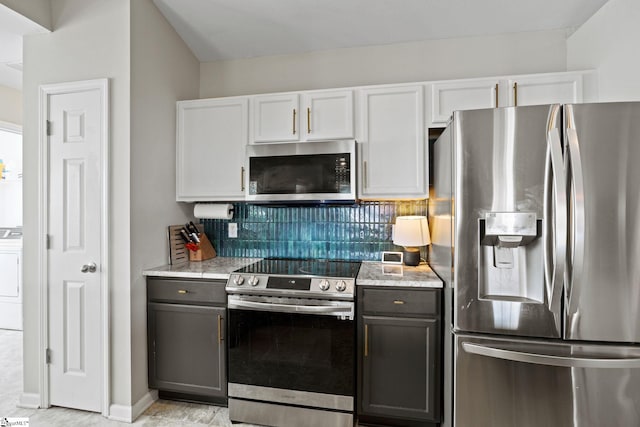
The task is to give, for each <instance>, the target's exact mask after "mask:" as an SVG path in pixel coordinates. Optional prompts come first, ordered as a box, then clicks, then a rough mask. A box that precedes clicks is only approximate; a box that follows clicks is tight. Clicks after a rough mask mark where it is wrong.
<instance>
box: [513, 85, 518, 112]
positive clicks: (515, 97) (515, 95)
mask: <svg viewBox="0 0 640 427" xmlns="http://www.w3.org/2000/svg"><path fill="white" fill-rule="evenodd" d="M513 106H514V107H517V106H518V82H514V83H513Z"/></svg>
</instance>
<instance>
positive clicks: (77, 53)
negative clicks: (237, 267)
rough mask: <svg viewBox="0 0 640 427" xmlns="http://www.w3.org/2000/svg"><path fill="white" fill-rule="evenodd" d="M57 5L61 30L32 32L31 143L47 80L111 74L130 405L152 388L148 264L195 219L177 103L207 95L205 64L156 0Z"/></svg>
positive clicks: (115, 285)
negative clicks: (182, 190) (178, 186)
mask: <svg viewBox="0 0 640 427" xmlns="http://www.w3.org/2000/svg"><path fill="white" fill-rule="evenodd" d="M52 12H53V14H52V17H53V27H54V31H53V32H52V33H50V34H43V35H32V36H27V37H26V38H25V44H24V64H25V72H24V96H25V111H26V112H25V118H26V120H25V122H26V123H29V126H27V127H26V128H25V150H26V151H27V152H30V153H37V152H38V126H37V121H38V104H37V102H38V86H39V85H41V84H45V83H55V82H67V81H75V80H87V79H94V78H104V77H106V78H109V79H110V85H111V96H110V100H111V109H110V119H111V126H110V136H111V140H110V156H111V157H110V163H111V170H110V174H111V180H110V186H111V211H110V212H109V218H110V227H111V230H113V232H112V233H111V241H110V245H111V250H110V262H111V268H110V275H111V283H110V297H111V325H110V327H111V346H112V347H111V403H112V408H113V405H116V406H118V411H122V410H125V411H126V410H127V408H129V409H132V407H134V406H135V405H136V403H138V401H140V400H141V399H143V397H145V395H146V393H147V391H148V386H147V351H146V288H145V280H144V277H143V276H142V271H143V270H144V269H146V268H150V267H154V266H158V265H161V264H166V263H167V259H168V250H167V242H166V227H167V226H168V225H170V224H174V223H177V224H180V223H183V222H185V221H186V220H187V219H188V218H191V206H190V205H183V204H178V203H176V202H175V134H176V130H175V114H176V113H175V103H176V101H177V100H181V99H192V98H197V96H198V88H199V71H200V64H199V63H198V61H197V60H196V58H195V57H194V56H193V55H192V54H191V52H190V50H189V49H188V48H187V47H186V45H185V44H184V42H182V40H181V39H180V38H179V37H178V36H177V34H176V33H175V31H174V30H173V28H172V27H171V26H170V25H169V24H168V23H167V22H166V20H165V19H164V17H163V16H162V15H161V14H160V13H159V12H158V11H157V9H156V7H155V6H154V5H153V3H152V1H151V0H136V1H134V2H130V1H129V0H110V1H104V0H56V1H55V2H53V9H52ZM24 167H25V177H26V176H29V177H30V179H25V193H26V194H28V196H27V197H26V199H27V200H25V212H28V213H27V215H26V216H25V255H24V261H25V265H26V266H27V267H25V275H24V283H25V302H26V304H25V334H24V341H25V347H24V366H25V369H24V390H25V392H26V393H39V390H38V367H39V364H40V362H39V360H38V351H37V350H38V329H37V328H38V326H39V322H40V318H39V309H38V307H39V303H40V301H39V289H40V288H39V284H38V277H37V275H36V271H35V269H34V268H29V267H28V266H35V265H37V260H38V259H37V247H36V246H35V244H34V243H35V242H36V236H35V232H36V230H37V224H38V218H37V207H38V199H37V182H38V181H37V180H38V159H37V156H35V155H34V156H30V159H29V160H28V161H26V162H25V166H24ZM136 409H138V408H136ZM119 414H122V412H119ZM135 415H136V414H135V413H133V416H135Z"/></svg>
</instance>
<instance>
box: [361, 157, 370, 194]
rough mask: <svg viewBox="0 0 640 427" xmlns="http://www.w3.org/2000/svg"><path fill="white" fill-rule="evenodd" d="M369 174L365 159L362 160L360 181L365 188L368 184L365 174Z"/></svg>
mask: <svg viewBox="0 0 640 427" xmlns="http://www.w3.org/2000/svg"><path fill="white" fill-rule="evenodd" d="M368 175H369V173H368V172H367V161H366V160H365V161H363V162H362V181H364V182H363V187H364V188H367V187H368V186H369V185H368V184H367V182H368V180H367V176H368Z"/></svg>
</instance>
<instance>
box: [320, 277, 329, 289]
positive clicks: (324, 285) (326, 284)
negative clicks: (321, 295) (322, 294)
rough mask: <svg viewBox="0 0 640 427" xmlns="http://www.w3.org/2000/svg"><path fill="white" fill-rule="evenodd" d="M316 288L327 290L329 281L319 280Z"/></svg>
mask: <svg viewBox="0 0 640 427" xmlns="http://www.w3.org/2000/svg"><path fill="white" fill-rule="evenodd" d="M318 286H319V287H320V290H323V291H326V290H328V289H329V286H330V285H329V281H328V280H327V279H322V280H320V283H319V284H318Z"/></svg>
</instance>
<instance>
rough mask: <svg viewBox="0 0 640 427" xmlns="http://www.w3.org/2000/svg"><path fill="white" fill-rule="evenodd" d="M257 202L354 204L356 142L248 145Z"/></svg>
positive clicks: (252, 196)
mask: <svg viewBox="0 0 640 427" xmlns="http://www.w3.org/2000/svg"><path fill="white" fill-rule="evenodd" d="M246 152H247V159H246V163H245V165H246V166H247V167H248V174H247V176H248V185H247V186H246V188H245V200H247V201H248V202H253V203H283V204H287V203H353V202H354V201H355V199H356V164H357V162H356V142H355V141H354V140H345V141H314V142H296V143H277V144H261V145H248V146H247V151H246Z"/></svg>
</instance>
